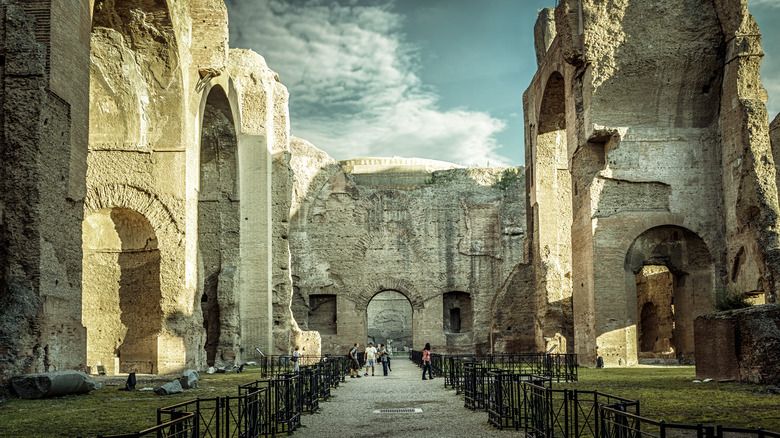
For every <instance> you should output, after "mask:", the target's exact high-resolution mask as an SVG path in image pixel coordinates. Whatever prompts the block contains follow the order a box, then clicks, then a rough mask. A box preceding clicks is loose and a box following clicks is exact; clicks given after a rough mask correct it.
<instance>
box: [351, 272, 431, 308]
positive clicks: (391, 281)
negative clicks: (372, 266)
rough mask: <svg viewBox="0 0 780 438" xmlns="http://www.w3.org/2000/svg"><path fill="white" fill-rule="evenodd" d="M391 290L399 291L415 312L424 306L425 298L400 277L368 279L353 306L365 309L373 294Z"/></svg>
mask: <svg viewBox="0 0 780 438" xmlns="http://www.w3.org/2000/svg"><path fill="white" fill-rule="evenodd" d="M385 290H392V291H396V292H399V293H401V294H402V295H404V296H405V297H406V299H408V300H409V303H410V304H411V305H412V310H413V311H415V312H417V311H418V310H423V309H424V308H425V298H424V297H423V295H422V294H420V293H419V292H417V291H416V290H415V288H414V286H413V285H412V284H411V283H410V282H408V281H406V280H404V279H402V278H387V279H383V280H370V281H369V282H368V283H367V284H366V286H365V287H364V288H363V291H362V292H361V293H360V294H359V295H358V296H357V298H356V299H355V308H356V309H358V310H360V309H365V308H366V307H368V303H369V302H370V301H371V299H372V298H374V295H376V294H378V293H380V292H382V291H385Z"/></svg>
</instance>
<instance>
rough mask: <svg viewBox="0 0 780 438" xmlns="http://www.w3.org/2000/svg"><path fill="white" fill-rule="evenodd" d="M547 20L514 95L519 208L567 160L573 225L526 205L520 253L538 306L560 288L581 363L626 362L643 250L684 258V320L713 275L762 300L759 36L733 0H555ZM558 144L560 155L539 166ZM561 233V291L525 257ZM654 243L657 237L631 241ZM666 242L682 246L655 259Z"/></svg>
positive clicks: (769, 264)
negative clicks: (520, 161) (522, 173)
mask: <svg viewBox="0 0 780 438" xmlns="http://www.w3.org/2000/svg"><path fill="white" fill-rule="evenodd" d="M692 11H696V12H695V13H692ZM543 15H544V16H543V17H542V18H540V20H541V21H544V22H547V21H548V20H549V14H548V13H546V14H543ZM555 25H556V31H555V38H554V40H553V41H552V43H548V42H546V41H544V43H543V44H542V43H537V52H540V51H541V52H542V53H541V54H542V55H543V56H540V57H539V58H540V65H539V70H538V71H537V74H536V76H535V77H534V80H533V81H532V84H531V86H530V87H529V88H528V90H527V92H526V94H525V95H524V112H525V117H526V162H527V163H528V166H529V170H528V174H529V175H530V176H529V202H530V204H529V208H537V207H535V206H536V205H538V208H539V211H540V213H541V212H542V211H543V210H544V209H545V208H548V209H549V208H550V206H554V205H555V203H556V202H557V201H556V200H555V198H554V196H556V195H560V194H561V193H562V191H561V189H560V187H558V186H557V185H555V184H550V183H549V181H554V180H555V179H554V178H555V174H556V172H557V171H559V170H560V169H565V168H567V170H568V172H569V174H570V175H571V189H570V190H571V195H572V203H571V204H572V212H571V220H570V221H569V223H570V224H571V235H570V237H561V238H558V239H557V240H556V239H555V238H554V237H551V236H550V235H549V233H547V232H545V231H544V230H543V229H544V228H545V227H546V228H549V224H546V222H545V221H549V217H547V218H546V217H545V215H544V214H538V215H537V214H536V213H533V214H529V226H528V228H529V230H530V231H529V234H530V236H532V239H533V241H532V242H531V246H530V258H531V263H532V264H533V265H534V266H536V267H537V273H536V275H537V280H536V281H537V290H538V289H539V288H540V287H541V282H540V280H544V281H545V282H546V283H547V289H548V290H546V291H542V292H541V293H538V295H547V296H548V299H547V301H548V306H549V303H550V302H554V300H552V299H550V298H549V297H552V296H554V293H563V294H564V296H565V295H566V294H568V293H570V294H571V296H572V299H573V308H574V309H575V310H574V314H573V327H574V341H575V344H576V349H577V351H576V352H577V353H579V354H580V361H581V363H584V364H593V363H595V361H596V358H597V357H598V356H602V357H604V359H605V362H606V363H607V365H621V364H622V365H630V364H633V363H636V355H637V348H636V342H637V333H636V322H637V314H636V313H637V311H636V309H637V301H636V300H637V293H636V280H635V275H636V274H637V273H638V271H637V270H638V269H641V266H642V265H644V264H666V265H667V267H668V268H669V269H670V270H671V271H673V273H675V275H677V276H678V277H679V276H687V275H689V273H687V272H685V271H684V270H682V269H680V266H683V265H684V266H695V270H696V274H694V276H695V277H696V278H698V281H697V283H698V286H696V287H694V290H692V291H689V292H691V293H692V294H693V295H690V294H689V295H688V296H690V297H691V298H690V302H689V303H687V305H683V307H684V308H685V312H687V313H686V316H685V319H686V322H685V324H686V325H691V327H692V318H695V317H696V316H698V315H700V314H702V313H706V312H707V311H710V310H711V305H707V304H705V303H707V302H714V300H715V298H716V296H717V295H718V293H723V292H722V291H724V290H725V289H726V288H736V289H738V290H742V291H755V290H760V291H762V292H764V293H766V294H767V297H768V299H771V297H772V296H773V294H774V292H773V288H774V286H772V285H773V280H772V278H774V275H775V274H774V273H773V272H774V271H775V269H776V268H775V267H774V266H775V264H776V261H775V258H776V257H775V256H774V253H775V249H774V248H775V243H776V241H777V239H776V238H775V236H774V235H775V231H774V230H775V229H776V226H775V222H776V221H775V219H776V212H777V205H776V204H777V195H776V187H775V184H774V181H775V174H774V167H773V166H772V167H771V168H769V167H768V166H767V165H766V163H768V162H771V156H768V154H767V150H768V141H767V139H768V136H767V132H768V129H767V125H766V124H765V123H761V118H762V117H763V118H764V120H765V119H766V117H765V113H766V109H765V108H764V102H765V92H764V91H763V88H762V87H761V85H760V80H759V77H758V63H759V62H760V57H759V56H757V55H758V54H759V52H760V37H757V35H758V29H757V28H755V23H754V21H753V20H752V17H750V16H749V14H748V12H747V7H746V2H744V1H741V2H737V3H733V2H732V3H729V2H720V1H715V2H700V1H695V0H690V1H682V2H673V3H664V4H658V3H657V2H651V1H631V2H628V1H618V2H611V3H608V4H607V3H604V2H599V1H589V0H584V1H581V2H580V1H564V2H561V3H560V4H559V5H558V6H557V8H556V10H555ZM550 34H552V33H551V32H546V33H543V32H542V33H540V35H541V36H546V35H550ZM544 47H547V49H546V50H544V49H543V48H544ZM732 61H735V62H732ZM737 61H738V62H737ZM724 65H725V66H726V67H724ZM551 84H552V86H551ZM762 99H764V100H762ZM732 103H734V104H733V105H732ZM721 106H722V108H721V110H718V108H719V107H721ZM551 121H552V125H551ZM551 132H553V133H554V134H555V138H554V139H553V140H552V141H551V140H550V139H549V137H550V134H549V133H551ZM561 143H563V145H564V147H565V149H566V150H567V160H566V161H567V162H566V163H561V162H560V161H559V162H558V163H557V164H556V165H551V164H550V163H551V162H550V160H549V158H547V157H548V156H557V153H558V152H557V151H558V148H560V147H561ZM545 181H547V183H546V184H547V186H545ZM767 181H772V184H767ZM539 183H541V184H539ZM563 192H564V193H565V192H566V190H564V191H563ZM553 210H556V209H555V208H553ZM529 211H530V210H529ZM739 212H747V213H739ZM564 223H565V222H564ZM748 223H751V224H756V226H755V227H754V226H746V225H745V224H748ZM674 230H676V231H677V232H676V234H675V232H674ZM545 239H546V240H547V242H546V243H545ZM550 239H552V240H550ZM537 240H539V241H538V242H537ZM567 242H568V244H570V245H571V248H572V253H574V254H577V257H575V258H574V259H573V260H572V262H571V263H572V265H571V278H572V288H573V289H572V290H571V292H567V291H566V285H565V284H563V283H562V284H561V285H560V286H555V285H554V282H551V280H554V277H551V276H550V275H547V276H546V277H541V278H540V275H543V274H542V273H541V272H540V270H539V269H538V267H539V266H542V267H544V266H545V265H549V264H550V263H549V261H551V260H555V258H552V259H549V256H547V254H548V252H547V251H545V250H544V248H546V246H549V245H552V244H553V243H554V244H555V245H557V246H558V247H560V245H565V244H567ZM651 242H652V244H655V245H661V246H659V247H656V249H653V248H652V247H644V246H643V245H650V244H651ZM670 245H678V246H681V247H687V248H690V249H692V250H693V249H694V248H695V251H692V252H688V253H685V255H684V257H682V258H678V259H676V260H667V261H663V260H661V259H662V254H671V253H670V252H669V251H667V250H666V249H664V248H667V247H670ZM537 254H538V255H537ZM549 254H554V252H550V253H549ZM545 257H548V259H547V260H545ZM638 258H645V259H644V260H639V259H638ZM672 258H674V257H672ZM557 260H558V261H559V263H558V265H559V266H565V261H566V260H565V258H561V257H558V258H557ZM560 262H563V263H560ZM675 264H676V266H675ZM548 272H549V271H548ZM676 284H684V283H680V282H678V283H676ZM550 285H553V287H552V288H550ZM681 287H684V288H685V287H687V288H689V287H691V286H690V283H688V286H681ZM554 289H557V290H558V292H555V290H554ZM718 291H721V292H718ZM543 304H544V303H540V305H543ZM676 304H678V305H679V304H680V303H676ZM546 313H547V314H549V310H548V311H547V312H546ZM686 330H687V329H686ZM687 333H689V334H688V335H685V338H686V339H687V340H686V341H685V344H686V345H687V347H686V349H689V348H690V349H692V345H693V342H692V329H691V330H687Z"/></svg>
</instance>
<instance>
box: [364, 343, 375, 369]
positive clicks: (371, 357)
mask: <svg viewBox="0 0 780 438" xmlns="http://www.w3.org/2000/svg"><path fill="white" fill-rule="evenodd" d="M363 360H365V362H366V374H364V376H367V375H368V368H369V367H370V368H371V375H372V376H373V375H374V365H375V361H376V348H374V344H372V343H370V342H369V343H368V347H366V351H365V353H363Z"/></svg>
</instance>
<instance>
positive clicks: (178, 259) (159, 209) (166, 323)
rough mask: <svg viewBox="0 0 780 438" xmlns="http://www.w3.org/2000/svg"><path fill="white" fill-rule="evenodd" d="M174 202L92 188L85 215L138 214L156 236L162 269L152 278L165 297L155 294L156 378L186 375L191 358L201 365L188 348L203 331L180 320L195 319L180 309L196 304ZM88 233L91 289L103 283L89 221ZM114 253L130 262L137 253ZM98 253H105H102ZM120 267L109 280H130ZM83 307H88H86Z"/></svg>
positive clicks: (112, 187) (115, 187)
mask: <svg viewBox="0 0 780 438" xmlns="http://www.w3.org/2000/svg"><path fill="white" fill-rule="evenodd" d="M172 202H173V201H172V200H168V201H167V202H163V200H161V199H160V198H159V197H158V196H156V195H154V194H152V193H150V192H148V191H147V190H144V189H142V188H139V187H134V186H130V185H125V184H106V185H102V186H98V187H92V188H90V190H89V191H88V192H87V196H86V198H85V200H84V213H85V217H86V218H89V217H91V216H92V215H93V214H95V213H96V212H101V211H109V212H110V211H119V210H126V211H132V212H135V213H136V214H137V215H138V216H139V217H142V218H143V221H140V220H138V221H135V223H140V222H144V223H148V228H149V229H150V230H151V231H150V234H152V235H153V236H154V238H155V239H156V242H157V244H156V249H155V251H156V254H157V257H158V258H159V263H158V264H157V265H155V266H158V267H156V268H155V267H152V270H155V271H156V274H153V273H149V274H148V275H149V276H152V277H155V278H157V279H158V280H157V283H158V284H159V287H156V289H155V290H157V289H159V296H158V295H157V294H156V293H155V294H156V295H155V297H156V302H157V304H156V305H155V306H154V309H155V310H154V311H155V312H157V309H158V308H159V312H160V318H159V320H160V321H161V322H160V324H159V326H158V327H157V329H158V330H157V334H156V346H157V349H156V350H155V351H157V357H156V364H157V365H156V366H155V368H154V372H156V373H167V372H175V371H180V370H181V369H182V368H183V367H184V366H185V363H186V362H187V360H188V358H191V359H189V360H190V363H191V364H192V365H193V366H194V365H195V362H197V361H198V359H196V358H194V357H195V356H194V355H193V354H190V351H189V350H187V347H186V346H185V344H184V342H188V339H187V338H186V337H185V336H190V337H195V338H197V337H199V336H200V333H199V332H198V331H197V329H194V328H193V327H191V326H189V325H188V324H189V322H188V321H189V320H180V318H178V317H176V315H177V314H191V313H192V310H191V309H187V308H186V307H182V306H180V304H179V303H182V302H189V301H190V300H191V299H192V298H191V292H188V291H187V289H186V288H185V287H184V283H183V278H182V275H181V272H183V270H184V263H183V258H182V253H183V248H184V233H183V232H182V231H181V230H182V228H183V226H182V223H183V218H180V217H177V216H176V215H174V214H173V213H172V212H173V211H176V210H177V208H176V206H171V205H170V203H172ZM103 222H105V221H103ZM103 228H105V227H103ZM136 228H139V227H136ZM140 228H143V227H140ZM83 230H84V237H83V242H84V244H85V249H84V258H83V263H82V269H83V275H82V281H83V282H84V283H85V284H87V285H89V282H90V279H92V278H93V277H94V278H98V277H99V275H97V274H96V273H94V272H93V269H92V268H91V266H93V265H94V263H93V262H94V259H95V257H93V255H94V254H95V253H96V251H90V250H89V245H90V242H94V241H95V240H94V239H93V237H91V235H90V233H93V232H94V231H92V230H91V229H90V228H89V227H88V226H87V222H86V219H85V226H84V227H83ZM125 234H127V233H125ZM112 251H114V253H116V254H119V255H122V257H125V258H128V259H130V256H128V255H127V254H124V253H125V252H127V253H128V254H129V253H132V252H133V251H120V250H117V249H114V250H112ZM104 252H105V251H104ZM97 253H100V251H99V248H98V251H97ZM106 253H108V254H110V253H112V252H111V251H108V252H106ZM103 258H105V257H103ZM130 264H132V260H130V261H129V262H128V263H127V264H126V265H128V266H129V265H130ZM104 265H105V263H104ZM114 267H115V268H114V269H112V270H107V272H108V274H107V275H108V276H113V278H115V279H116V280H117V281H119V280H121V277H122V276H124V275H125V274H124V273H123V270H122V269H120V268H121V266H119V265H117V264H115V265H114ZM139 275H140V274H139ZM157 283H156V284H157ZM99 287H102V286H99ZM88 289H89V286H87V288H85V290H88ZM104 289H105V288H104ZM88 295H89V294H88V293H85V298H84V303H87V302H88V301H89V299H88V298H87V296H88ZM85 305H86V304H85ZM82 307H84V305H83V306H82ZM86 324H87V321H86V320H85V325H86ZM150 342H151V341H150ZM150 345H151V344H150ZM143 348H144V349H148V348H151V346H145V347H143ZM88 354H89V353H88ZM90 365H94V364H90ZM115 371H118V370H115ZM144 372H148V371H144Z"/></svg>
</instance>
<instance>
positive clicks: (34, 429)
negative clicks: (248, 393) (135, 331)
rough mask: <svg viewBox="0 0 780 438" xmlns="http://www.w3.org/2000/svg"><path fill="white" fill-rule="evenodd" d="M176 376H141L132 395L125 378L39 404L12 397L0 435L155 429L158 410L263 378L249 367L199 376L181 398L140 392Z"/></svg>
mask: <svg viewBox="0 0 780 438" xmlns="http://www.w3.org/2000/svg"><path fill="white" fill-rule="evenodd" d="M174 377H175V376H171V377H170V378H165V379H163V378H160V379H154V380H142V379H141V378H139V382H138V384H137V385H136V388H137V390H136V391H133V392H127V391H119V388H124V380H123V379H110V380H109V381H110V383H109V384H108V385H104V386H103V388H102V389H100V390H97V391H92V392H90V393H88V394H82V395H69V396H65V397H57V398H50V399H41V400H21V399H19V398H16V397H13V396H12V397H11V398H9V399H8V401H6V402H5V403H3V404H0V425H1V426H0V436H4V437H5V436H8V437H20V438H21V437H70V438H74V437H77V436H79V435H81V436H83V437H94V436H97V435H98V434H105V435H108V434H119V433H131V432H135V431H136V430H141V429H145V428H148V427H151V426H154V425H155V424H156V423H157V409H158V408H162V407H165V406H170V405H174V404H176V403H181V402H184V401H188V400H193V399H195V398H198V397H200V398H214V397H217V396H225V395H238V386H239V385H242V384H245V383H250V382H254V381H256V380H262V376H261V374H260V368H258V367H247V368H245V369H244V372H243V373H241V374H237V373H225V374H211V375H209V374H205V373H204V374H201V375H200V380H199V382H198V387H197V388H194V389H188V390H184V392H182V393H180V394H174V395H168V396H158V395H156V394H155V393H154V391H138V389H141V388H143V387H157V386H159V385H161V384H163V383H166V382H169V381H171V380H173V378H174ZM120 381H121V385H120V384H119V382H120ZM109 385H111V386H109Z"/></svg>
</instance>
